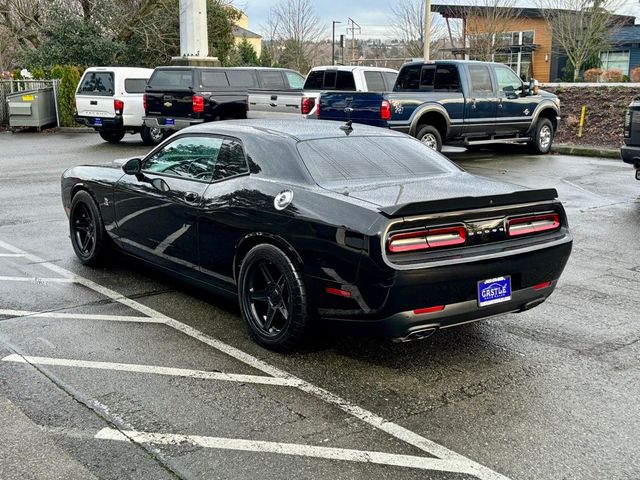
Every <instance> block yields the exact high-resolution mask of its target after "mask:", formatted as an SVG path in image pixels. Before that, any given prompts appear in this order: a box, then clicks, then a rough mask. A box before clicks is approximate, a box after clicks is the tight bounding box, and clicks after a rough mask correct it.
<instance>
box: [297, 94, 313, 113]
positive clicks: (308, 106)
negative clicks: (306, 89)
mask: <svg viewBox="0 0 640 480" xmlns="http://www.w3.org/2000/svg"><path fill="white" fill-rule="evenodd" d="M315 104H316V99H315V98H313V97H302V100H301V101H300V113H302V115H309V114H310V113H311V110H313V107H314V105H315Z"/></svg>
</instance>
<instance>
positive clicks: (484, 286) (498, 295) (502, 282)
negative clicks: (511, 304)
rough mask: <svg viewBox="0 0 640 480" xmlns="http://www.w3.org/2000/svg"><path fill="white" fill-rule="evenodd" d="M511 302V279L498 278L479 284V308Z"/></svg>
mask: <svg viewBox="0 0 640 480" xmlns="http://www.w3.org/2000/svg"><path fill="white" fill-rule="evenodd" d="M509 300H511V277H509V276H506V277H497V278H490V279H489V280H482V281H480V282H478V306H480V307H486V306H488V305H494V304H496V303H501V302H507V301H509Z"/></svg>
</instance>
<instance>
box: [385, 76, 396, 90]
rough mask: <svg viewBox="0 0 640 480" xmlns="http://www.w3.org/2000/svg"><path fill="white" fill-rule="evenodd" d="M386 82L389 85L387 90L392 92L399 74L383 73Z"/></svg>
mask: <svg viewBox="0 0 640 480" xmlns="http://www.w3.org/2000/svg"><path fill="white" fill-rule="evenodd" d="M382 76H383V77H384V80H385V82H386V83H387V87H386V90H391V89H392V88H393V86H394V85H395V83H396V78H398V74H397V73H396V72H382Z"/></svg>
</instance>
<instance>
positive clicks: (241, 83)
mask: <svg viewBox="0 0 640 480" xmlns="http://www.w3.org/2000/svg"><path fill="white" fill-rule="evenodd" d="M227 78H228V79H229V83H230V84H231V86H232V87H249V88H251V87H255V86H257V85H258V82H257V80H256V74H255V72H254V71H252V70H227Z"/></svg>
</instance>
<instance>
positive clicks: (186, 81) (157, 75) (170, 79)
mask: <svg viewBox="0 0 640 480" xmlns="http://www.w3.org/2000/svg"><path fill="white" fill-rule="evenodd" d="M149 85H151V86H153V87H174V88H176V87H177V88H189V87H193V72H192V71H191V70H156V71H155V72H153V75H151V78H150V79H149Z"/></svg>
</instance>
